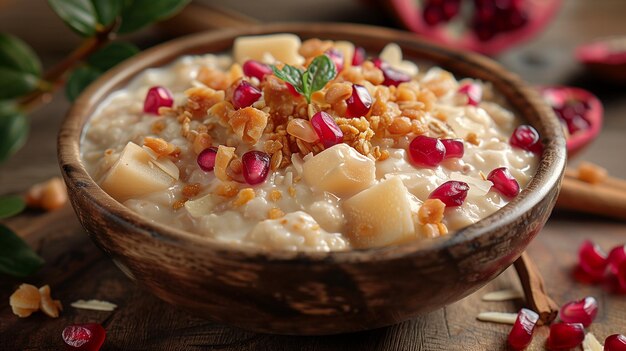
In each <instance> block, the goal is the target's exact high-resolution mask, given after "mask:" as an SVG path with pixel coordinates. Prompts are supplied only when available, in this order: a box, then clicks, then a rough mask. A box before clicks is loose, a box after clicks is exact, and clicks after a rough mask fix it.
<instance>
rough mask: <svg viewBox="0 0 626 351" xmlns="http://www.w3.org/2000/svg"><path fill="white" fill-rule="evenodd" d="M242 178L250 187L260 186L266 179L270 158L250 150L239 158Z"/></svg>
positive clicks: (260, 152)
mask: <svg viewBox="0 0 626 351" xmlns="http://www.w3.org/2000/svg"><path fill="white" fill-rule="evenodd" d="M241 163H242V165H243V169H242V171H243V177H244V179H245V180H246V183H248V184H250V185H255V184H260V183H263V182H264V181H265V179H267V175H268V174H269V170H270V156H269V155H268V154H266V153H265V152H263V151H257V150H251V151H248V152H246V153H245V154H243V156H241Z"/></svg>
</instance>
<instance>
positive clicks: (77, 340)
mask: <svg viewBox="0 0 626 351" xmlns="http://www.w3.org/2000/svg"><path fill="white" fill-rule="evenodd" d="M61 335H62V337H63V341H64V342H65V344H66V345H67V346H68V348H69V349H71V350H81V351H98V350H100V347H102V344H103V343H104V339H105V337H106V331H105V330H104V328H103V327H102V326H101V325H100V324H96V323H87V324H74V325H69V326H67V327H65V329H63V332H62V333H61Z"/></svg>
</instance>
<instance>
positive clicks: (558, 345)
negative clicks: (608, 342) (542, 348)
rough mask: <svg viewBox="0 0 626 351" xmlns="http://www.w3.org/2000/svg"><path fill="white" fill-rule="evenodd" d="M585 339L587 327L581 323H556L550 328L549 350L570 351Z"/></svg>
mask: <svg viewBox="0 0 626 351" xmlns="http://www.w3.org/2000/svg"><path fill="white" fill-rule="evenodd" d="M584 339H585V327H583V325H582V324H581V323H555V324H552V325H551V326H550V336H548V343H547V344H548V349H549V350H553V351H554V350H569V349H571V348H574V347H576V346H578V345H580V344H581V343H582V342H583V340H584Z"/></svg>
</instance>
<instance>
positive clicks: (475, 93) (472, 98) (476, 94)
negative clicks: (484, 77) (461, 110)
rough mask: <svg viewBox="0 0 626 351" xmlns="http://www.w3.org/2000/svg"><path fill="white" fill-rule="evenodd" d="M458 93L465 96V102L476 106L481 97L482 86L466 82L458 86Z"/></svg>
mask: <svg viewBox="0 0 626 351" xmlns="http://www.w3.org/2000/svg"><path fill="white" fill-rule="evenodd" d="M459 93H460V94H463V95H465V96H467V104H468V105H472V106H478V104H479V103H480V101H481V100H482V98H483V88H482V86H480V84H476V83H467V84H464V85H462V86H461V87H460V88H459Z"/></svg>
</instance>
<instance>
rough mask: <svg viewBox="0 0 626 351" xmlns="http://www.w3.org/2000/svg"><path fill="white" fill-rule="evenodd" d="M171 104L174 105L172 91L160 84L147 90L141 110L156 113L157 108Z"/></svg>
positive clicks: (157, 111)
mask: <svg viewBox="0 0 626 351" xmlns="http://www.w3.org/2000/svg"><path fill="white" fill-rule="evenodd" d="M172 106H174V97H173V96H172V93H171V92H170V91H169V90H167V89H166V88H164V87H162V86H156V87H152V88H150V89H149V90H148V93H147V94H146V99H145V100H144V102H143V112H145V113H149V114H151V115H158V114H159V108H161V107H172Z"/></svg>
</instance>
